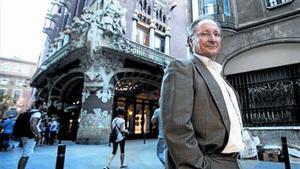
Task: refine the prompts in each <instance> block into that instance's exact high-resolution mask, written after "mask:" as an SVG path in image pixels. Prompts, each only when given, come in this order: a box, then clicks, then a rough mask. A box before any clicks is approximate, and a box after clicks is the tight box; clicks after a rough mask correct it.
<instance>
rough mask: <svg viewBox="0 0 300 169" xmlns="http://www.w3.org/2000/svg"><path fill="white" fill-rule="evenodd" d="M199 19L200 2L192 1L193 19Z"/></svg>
mask: <svg viewBox="0 0 300 169" xmlns="http://www.w3.org/2000/svg"><path fill="white" fill-rule="evenodd" d="M198 17H199V2H198V0H192V19H193V21H194V20H196V19H197V18H198Z"/></svg>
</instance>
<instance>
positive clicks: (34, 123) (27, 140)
mask: <svg viewBox="0 0 300 169" xmlns="http://www.w3.org/2000/svg"><path fill="white" fill-rule="evenodd" d="M34 107H35V109H31V110H30V111H29V112H25V113H31V116H30V119H29V123H30V130H31V132H32V134H31V135H30V136H29V135H27V136H25V135H24V136H21V138H20V139H21V142H22V144H23V153H22V156H21V158H20V160H19V162H18V169H25V167H26V164H27V162H28V159H29V157H30V155H31V154H32V153H33V151H34V147H35V145H36V140H39V139H40V138H41V133H40V132H39V129H38V126H39V123H40V119H41V116H42V113H41V111H42V110H43V108H44V103H43V101H41V100H37V101H36V102H35V104H34Z"/></svg>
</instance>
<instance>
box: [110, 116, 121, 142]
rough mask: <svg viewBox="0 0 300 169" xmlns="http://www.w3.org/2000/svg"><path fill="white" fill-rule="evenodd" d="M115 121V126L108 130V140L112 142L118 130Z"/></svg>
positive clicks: (115, 138)
mask: <svg viewBox="0 0 300 169" xmlns="http://www.w3.org/2000/svg"><path fill="white" fill-rule="evenodd" d="M114 122H115V127H114V128H112V130H111V132H110V135H109V142H110V143H113V142H115V141H116V140H117V137H118V130H117V128H118V129H119V130H120V128H119V127H118V126H117V124H116V121H114Z"/></svg>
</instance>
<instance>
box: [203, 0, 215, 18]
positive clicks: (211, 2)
mask: <svg viewBox="0 0 300 169" xmlns="http://www.w3.org/2000/svg"><path fill="white" fill-rule="evenodd" d="M203 13H204V15H212V14H217V13H218V5H217V0H203Z"/></svg>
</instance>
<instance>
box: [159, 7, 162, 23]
mask: <svg viewBox="0 0 300 169" xmlns="http://www.w3.org/2000/svg"><path fill="white" fill-rule="evenodd" d="M159 20H160V21H161V20H162V11H161V9H160V10H159Z"/></svg>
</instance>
